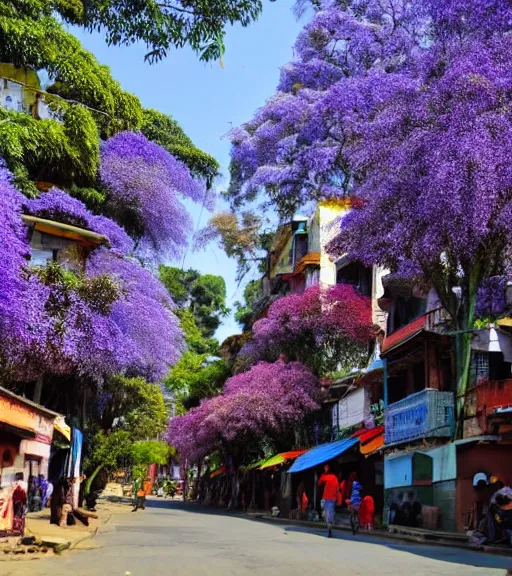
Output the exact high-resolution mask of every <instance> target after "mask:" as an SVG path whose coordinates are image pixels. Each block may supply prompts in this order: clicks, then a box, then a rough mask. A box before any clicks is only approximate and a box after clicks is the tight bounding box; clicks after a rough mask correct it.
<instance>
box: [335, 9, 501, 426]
mask: <svg viewBox="0 0 512 576" xmlns="http://www.w3.org/2000/svg"><path fill="white" fill-rule="evenodd" d="M418 7H419V8H421V9H422V13H421V16H422V17H423V18H424V22H425V23H426V24H428V30H427V31H426V32H425V37H427V32H428V42H425V44H424V46H422V48H421V49H416V50H415V51H413V52H411V53H410V63H409V64H408V65H407V66H402V67H401V68H400V69H397V70H395V71H393V72H392V73H388V72H385V71H380V70H373V71H372V72H371V73H369V74H367V75H365V76H363V77H360V78H357V79H354V80H353V81H351V82H349V83H347V86H346V87H342V86H339V87H338V89H337V91H336V92H334V91H333V94H332V95H331V97H330V102H329V101H328V102H327V105H326V108H325V112H326V114H329V113H330V112H332V111H333V110H334V109H336V110H337V116H338V118H339V121H340V123H341V124H342V125H343V126H344V133H345V135H346V138H347V145H346V147H345V156H346V158H347V162H348V163H349V164H350V165H351V166H352V167H353V172H354V174H355V177H354V186H353V189H352V193H353V194H354V195H355V196H357V197H358V198H359V199H360V200H361V202H360V203H359V208H358V209H356V210H354V211H353V212H352V213H351V214H349V216H348V217H347V218H346V220H344V221H343V223H342V229H341V232H340V235H339V237H338V238H337V239H335V240H334V242H333V243H332V244H331V250H332V251H333V252H335V253H338V254H340V253H344V252H349V253H350V254H351V255H352V256H353V257H356V258H358V259H360V260H361V261H363V262H365V263H374V264H381V265H383V266H386V267H388V268H390V269H391V270H392V271H393V272H394V273H396V274H399V275H403V276H407V277H416V278H418V279H422V280H426V281H427V282H429V283H430V284H431V285H433V286H434V288H435V289H436V291H437V293H438V295H439V297H440V299H441V301H442V303H443V305H444V307H445V308H446V309H447V310H448V311H449V312H450V315H451V319H452V322H453V328H454V329H455V330H456V331H457V332H458V333H459V335H461V336H460V337H459V338H458V362H457V365H458V368H459V373H458V389H457V396H458V417H459V425H460V424H461V422H462V414H463V410H462V409H463V404H464V394H465V392H466V388H467V383H468V375H469V368H470V359H471V333H470V330H471V329H472V328H473V323H474V319H475V306H476V301H477V293H478V288H479V285H480V284H481V282H482V280H483V279H485V278H486V277H488V276H493V275H496V274H500V273H502V272H503V267H504V256H505V254H506V252H507V250H508V245H509V243H510V241H511V240H512V233H511V228H510V226H509V218H510V215H511V210H512V193H511V190H512V187H511V184H512V172H511V171H510V168H509V161H508V159H509V157H510V153H511V150H512V115H511V114H510V111H509V110H508V105H507V102H508V101H510V87H511V82H512V64H511V63H510V61H509V59H508V58H506V57H504V54H507V53H508V52H509V50H510V48H511V46H512V45H511V40H510V36H509V33H508V32H509V29H510V26H511V24H510V23H511V20H510V13H511V7H510V5H509V4H508V2H502V1H500V0H493V1H490V2H479V1H476V0H474V1H473V2H459V1H457V0H452V1H451V2H436V1H434V0H431V1H430V2H427V3H418ZM459 433H460V426H459Z"/></svg>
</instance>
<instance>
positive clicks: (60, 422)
mask: <svg viewBox="0 0 512 576" xmlns="http://www.w3.org/2000/svg"><path fill="white" fill-rule="evenodd" d="M53 427H54V428H55V430H57V431H59V432H60V433H61V434H62V435H63V436H64V438H66V440H71V428H70V427H69V426H68V425H67V424H66V421H65V420H64V416H57V418H55V420H54V422H53Z"/></svg>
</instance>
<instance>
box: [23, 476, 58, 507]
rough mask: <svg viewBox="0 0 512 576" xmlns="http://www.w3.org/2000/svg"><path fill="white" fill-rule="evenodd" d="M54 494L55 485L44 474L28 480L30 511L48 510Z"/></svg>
mask: <svg viewBox="0 0 512 576" xmlns="http://www.w3.org/2000/svg"><path fill="white" fill-rule="evenodd" d="M52 494H53V484H52V483H51V482H49V481H48V480H47V479H46V478H45V476H44V474H39V475H38V476H30V478H29V480H28V510H29V512H37V511H39V510H42V509H43V508H46V506H47V505H48V502H49V501H50V498H51V496H52Z"/></svg>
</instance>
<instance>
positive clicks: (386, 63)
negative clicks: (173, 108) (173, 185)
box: [228, 0, 416, 215]
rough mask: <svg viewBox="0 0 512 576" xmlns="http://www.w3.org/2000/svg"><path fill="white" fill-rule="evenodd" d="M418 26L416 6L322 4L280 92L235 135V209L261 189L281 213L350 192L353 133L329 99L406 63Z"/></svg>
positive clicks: (299, 44) (371, 0)
mask: <svg viewBox="0 0 512 576" xmlns="http://www.w3.org/2000/svg"><path fill="white" fill-rule="evenodd" d="M404 23H407V25H408V26H409V31H408V32H406V31H405V30H404V28H403V24H404ZM415 23H416V22H415V18H414V17H413V15H412V13H411V8H410V7H409V3H406V2H399V1H397V0H391V1H390V2H386V3H382V2H379V1H377V0H369V1H365V2H359V1H357V2H352V3H351V6H350V7H349V8H348V9H347V10H343V9H342V8H340V6H339V5H337V4H334V5H333V4H327V3H325V5H323V6H322V9H321V10H320V11H319V12H317V14H316V15H315V16H314V17H313V19H312V20H311V22H310V23H309V24H307V25H306V26H305V28H304V30H303V31H302V32H301V33H300V35H299V37H298V39H297V41H296V44H295V53H296V55H297V58H296V60H294V61H293V62H291V63H290V64H288V65H286V66H284V67H283V68H282V70H281V79H280V82H279V85H278V87H277V92H276V94H275V95H274V96H273V97H272V98H271V99H270V100H269V101H268V102H267V103H266V104H265V105H264V106H263V107H262V108H261V109H260V110H258V111H257V112H256V114H255V115H254V117H253V118H252V119H251V120H250V121H249V122H247V123H245V124H243V125H242V126H240V127H239V128H236V129H234V130H233V131H232V132H231V142H232V150H231V183H230V188H229V190H228V196H229V198H230V199H231V201H232V203H233V205H234V206H235V208H238V207H239V206H240V204H243V203H244V202H247V201H252V200H254V199H255V198H257V197H258V195H259V194H260V192H261V191H262V190H263V191H264V192H265V193H266V196H267V198H268V200H269V202H270V204H271V205H272V206H273V207H274V208H276V209H277V211H278V212H279V213H280V214H282V215H289V214H292V213H293V212H294V211H295V210H296V209H297V208H300V207H303V205H304V204H306V203H307V202H309V201H311V200H318V199H322V198H331V197H340V196H345V195H347V194H348V193H349V191H350V187H351V184H352V177H351V167H350V166H349V165H348V163H347V161H346V159H345V156H344V153H343V150H344V146H345V144H346V135H345V133H344V130H343V126H342V124H340V123H339V122H338V119H337V118H336V117H332V116H330V115H328V114H325V112H324V107H325V100H326V98H328V97H329V95H330V92H331V90H332V89H334V88H335V87H337V86H343V85H345V84H346V83H347V82H348V81H349V80H350V79H351V78H354V77H358V76H361V75H365V74H366V73H367V72H368V71H369V70H372V69H384V70H386V71H387V72H389V71H390V70H393V69H395V68H399V67H402V66H404V65H405V63H406V62H407V61H408V59H409V56H410V54H409V53H410V48H411V46H412V45H414V43H415V42H416V38H415V34H414V29H415Z"/></svg>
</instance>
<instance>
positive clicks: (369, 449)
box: [359, 432, 384, 456]
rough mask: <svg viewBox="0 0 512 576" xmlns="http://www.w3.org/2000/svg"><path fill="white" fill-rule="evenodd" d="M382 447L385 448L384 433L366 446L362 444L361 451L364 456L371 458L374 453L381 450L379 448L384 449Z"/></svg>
mask: <svg viewBox="0 0 512 576" xmlns="http://www.w3.org/2000/svg"><path fill="white" fill-rule="evenodd" d="M382 446H384V432H381V433H380V434H379V435H378V436H376V437H374V438H372V439H371V440H370V441H369V442H367V443H366V444H361V446H360V447H359V450H360V451H361V454H363V455H364V456H369V455H370V454H373V452H375V451H377V450H379V448H382Z"/></svg>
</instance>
